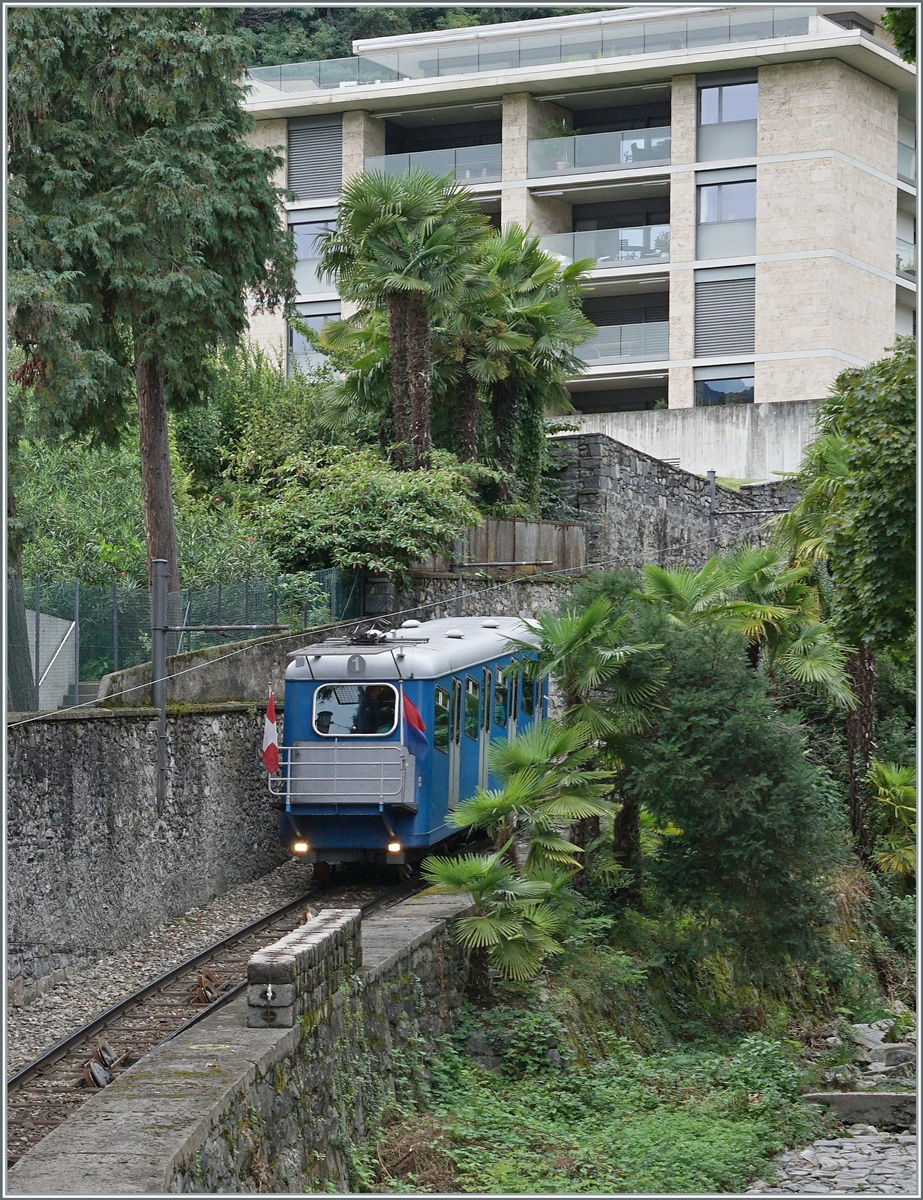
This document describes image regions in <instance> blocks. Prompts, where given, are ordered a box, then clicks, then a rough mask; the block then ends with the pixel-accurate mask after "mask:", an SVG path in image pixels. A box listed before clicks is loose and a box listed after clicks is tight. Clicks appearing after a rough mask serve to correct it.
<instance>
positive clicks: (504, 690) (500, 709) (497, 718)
mask: <svg viewBox="0 0 923 1200" xmlns="http://www.w3.org/2000/svg"><path fill="white" fill-rule="evenodd" d="M509 691H510V689H509V684H508V683H507V682H506V674H505V672H503V671H501V672H500V673H499V674H498V675H497V682H496V684H495V685H494V725H496V727H497V728H498V729H506V720H507V715H506V706H507V704H508V703H509Z"/></svg>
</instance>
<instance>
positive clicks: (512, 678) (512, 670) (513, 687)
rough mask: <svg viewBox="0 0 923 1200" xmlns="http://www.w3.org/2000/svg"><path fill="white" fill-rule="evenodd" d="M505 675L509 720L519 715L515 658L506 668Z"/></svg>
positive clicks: (517, 671) (517, 676) (517, 674)
mask: <svg viewBox="0 0 923 1200" xmlns="http://www.w3.org/2000/svg"><path fill="white" fill-rule="evenodd" d="M506 677H507V679H508V680H509V683H510V720H511V721H515V720H517V718H518V717H519V663H518V662H516V661H515V660H514V661H513V662H511V663H510V665H509V666H508V667H507V668H506Z"/></svg>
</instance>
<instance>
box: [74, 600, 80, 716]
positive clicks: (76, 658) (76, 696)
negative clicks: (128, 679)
mask: <svg viewBox="0 0 923 1200" xmlns="http://www.w3.org/2000/svg"><path fill="white" fill-rule="evenodd" d="M79 703H80V584H79V583H78V582H76V581H75V582H74V707H75V708H76V707H77V705H78V704H79Z"/></svg>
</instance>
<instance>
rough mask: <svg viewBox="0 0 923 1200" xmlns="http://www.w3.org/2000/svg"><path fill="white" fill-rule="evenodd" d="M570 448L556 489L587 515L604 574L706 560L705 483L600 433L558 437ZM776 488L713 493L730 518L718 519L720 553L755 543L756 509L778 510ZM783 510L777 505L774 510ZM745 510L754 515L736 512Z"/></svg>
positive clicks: (591, 546) (593, 558)
mask: <svg viewBox="0 0 923 1200" xmlns="http://www.w3.org/2000/svg"><path fill="white" fill-rule="evenodd" d="M560 441H561V442H562V443H564V444H566V443H569V444H570V447H571V454H570V461H569V463H568V465H567V466H565V467H564V469H563V470H562V471H561V474H560V476H559V487H560V492H561V495H562V497H563V499H564V501H565V502H566V503H567V505H568V506H569V508H570V510H572V511H573V510H576V511H577V512H579V513H581V514H586V517H587V558H588V560H589V561H590V563H591V564H599V565H600V566H601V567H603V568H605V569H612V568H614V567H640V566H641V565H643V564H644V563H657V564H659V565H661V566H677V565H679V564H681V563H684V564H687V565H689V566H700V565H702V564H703V563H704V562H705V561H706V560H707V559H708V557H709V484H708V481H707V480H705V479H701V478H700V477H699V476H697V475H691V474H690V473H689V472H688V471H682V470H680V469H679V468H677V467H671V466H669V465H668V464H667V463H665V462H661V461H660V459H656V458H652V457H651V456H650V455H648V454H643V453H642V452H641V451H640V450H634V449H632V448H631V447H630V446H626V445H623V444H622V443H621V442H616V441H614V440H613V439H612V438H609V437H606V436H604V435H603V434H572V435H569V436H568V437H565V438H561V439H560ZM767 495H768V496H774V495H775V490H774V485H772V484H768V485H765V486H764V488H762V489H760V491H759V492H756V489H753V488H751V489H748V490H747V491H746V492H744V491H740V492H735V491H732V490H731V489H729V488H724V487H721V486H718V487H717V488H716V497H717V510H718V512H719V513H722V512H728V513H729V514H730V513H733V514H734V515H726V516H719V517H718V519H717V520H716V522H715V532H716V545H717V548H718V549H719V550H721V549H724V548H727V547H730V546H732V545H735V544H737V543H739V542H740V541H741V540H742V539H743V538H749V539H750V540H753V541H760V540H761V538H763V537H764V536H765V535H764V534H763V533H761V531H760V526H761V525H762V524H763V522H765V520H766V519H767V518H766V517H765V516H763V515H760V514H759V513H758V512H757V511H756V510H757V509H760V508H768V507H775V503H774V502H773V503H772V504H770V503H768V502H767V500H766V496H767ZM779 506H780V507H782V504H780V505H779ZM742 509H752V510H754V512H753V515H752V516H750V515H749V514H747V513H745V514H743V515H737V514H739V513H740V510H742Z"/></svg>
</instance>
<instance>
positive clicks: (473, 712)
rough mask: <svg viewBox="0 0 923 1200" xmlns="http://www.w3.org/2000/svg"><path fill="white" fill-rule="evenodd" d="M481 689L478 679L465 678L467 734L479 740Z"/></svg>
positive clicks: (467, 676)
mask: <svg viewBox="0 0 923 1200" xmlns="http://www.w3.org/2000/svg"><path fill="white" fill-rule="evenodd" d="M480 691H481V689H480V687H479V685H478V681H477V680H476V679H472V678H471V676H470V675H466V676H465V733H466V734H467V735H468V737H470V738H474V739H475V741H476V740H477V736H478V724H479V722H478V715H479V709H480V703H479V701H480Z"/></svg>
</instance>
